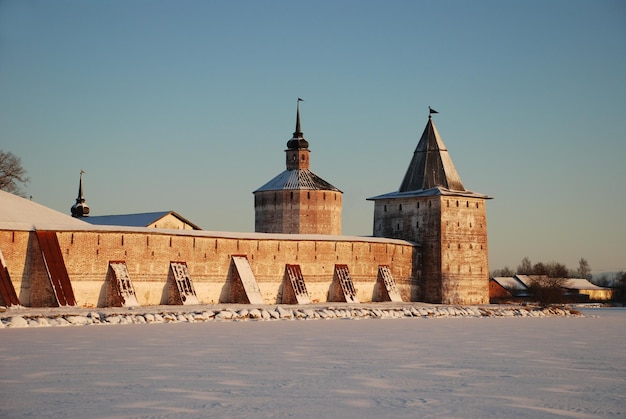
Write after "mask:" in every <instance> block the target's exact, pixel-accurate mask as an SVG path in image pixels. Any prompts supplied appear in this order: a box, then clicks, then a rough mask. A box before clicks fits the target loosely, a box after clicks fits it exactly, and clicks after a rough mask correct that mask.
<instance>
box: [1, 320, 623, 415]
mask: <svg viewBox="0 0 626 419" xmlns="http://www.w3.org/2000/svg"><path fill="white" fill-rule="evenodd" d="M584 312H585V313H586V314H592V315H596V316H598V317H587V318H576V317H550V318H436V319H421V318H420V319H393V320H381V319H367V320H337V319H335V320H292V321H289V320H280V321H272V322H262V321H245V322H209V323H176V324H148V325H135V324H130V325H120V326H88V327H80V326H79V327H48V328H23V329H19V328H15V329H5V330H2V331H0V339H2V344H1V345H0V417H8V418H16V417H49V418H86V417H90V418H131V417H132V418H144V417H159V418H186V417H212V418H234V417H247V418H264V417H296V418H324V417H326V418H330V417H336V418H338V417H341V418H382V417H386V418H394V417H398V418H400V417H402V418H406V417H422V418H424V417H446V418H485V417H491V418H505V417H506V418H563V417H568V418H598V417H602V418H606V417H624V416H626V349H625V347H624V342H625V341H626V327H625V325H626V310H625V309H595V310H585V311H584Z"/></svg>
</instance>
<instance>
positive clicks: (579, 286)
mask: <svg viewBox="0 0 626 419" xmlns="http://www.w3.org/2000/svg"><path fill="white" fill-rule="evenodd" d="M547 278H548V276H547V275H515V276H512V277H494V278H491V280H490V281H489V300H490V302H492V303H500V302H505V301H532V300H533V295H532V293H531V291H530V288H531V286H532V284H533V282H534V281H542V280H547ZM561 288H562V289H563V300H564V301H567V302H572V303H583V302H602V301H610V300H611V299H612V298H613V290H612V289H611V288H604V287H599V286H597V285H595V284H592V283H591V282H589V281H588V280H586V279H581V278H564V279H563V285H562V287H561Z"/></svg>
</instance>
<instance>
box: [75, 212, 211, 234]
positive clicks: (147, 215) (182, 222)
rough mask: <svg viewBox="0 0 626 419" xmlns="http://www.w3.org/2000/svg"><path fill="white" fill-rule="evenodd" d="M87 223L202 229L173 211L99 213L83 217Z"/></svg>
mask: <svg viewBox="0 0 626 419" xmlns="http://www.w3.org/2000/svg"><path fill="white" fill-rule="evenodd" d="M84 221H87V222H88V223H89V224H95V225H108V226H126V227H149V228H165V229H171V230H202V229H201V228H200V227H198V226H197V225H195V224H194V223H192V222H191V221H189V220H187V219H186V218H184V217H182V216H181V215H179V214H177V213H176V212H174V211H159V212H144V213H139V214H120V215H100V216H96V217H89V218H85V219H84Z"/></svg>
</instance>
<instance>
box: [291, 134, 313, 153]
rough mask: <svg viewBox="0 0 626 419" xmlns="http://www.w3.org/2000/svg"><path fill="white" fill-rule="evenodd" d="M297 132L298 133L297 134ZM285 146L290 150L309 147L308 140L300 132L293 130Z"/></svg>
mask: <svg viewBox="0 0 626 419" xmlns="http://www.w3.org/2000/svg"><path fill="white" fill-rule="evenodd" d="M297 134H300V135H299V136H298V135H297ZM287 148H288V149H290V150H298V149H302V148H309V142H308V141H307V140H305V139H304V137H302V133H296V132H294V134H293V138H291V140H289V141H287Z"/></svg>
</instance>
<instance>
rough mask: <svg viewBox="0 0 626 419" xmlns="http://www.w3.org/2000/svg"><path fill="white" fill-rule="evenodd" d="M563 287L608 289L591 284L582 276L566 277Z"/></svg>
mask: <svg viewBox="0 0 626 419" xmlns="http://www.w3.org/2000/svg"><path fill="white" fill-rule="evenodd" d="M563 288H567V289H570V290H606V289H609V288H604V287H599V286H597V285H595V284H592V283H591V282H589V281H588V280H586V279H584V278H568V279H567V282H566V283H565V285H564V286H563Z"/></svg>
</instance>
